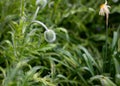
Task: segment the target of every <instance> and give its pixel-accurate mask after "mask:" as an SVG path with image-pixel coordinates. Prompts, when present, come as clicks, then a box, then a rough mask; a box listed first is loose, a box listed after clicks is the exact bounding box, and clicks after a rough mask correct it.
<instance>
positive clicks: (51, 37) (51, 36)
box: [44, 30, 56, 42]
mask: <svg viewBox="0 0 120 86" xmlns="http://www.w3.org/2000/svg"><path fill="white" fill-rule="evenodd" d="M44 37H45V40H46V41H47V42H54V41H55V39H56V34H55V32H54V31H53V30H46V31H45V32H44Z"/></svg>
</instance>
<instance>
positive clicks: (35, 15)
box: [32, 6, 40, 21]
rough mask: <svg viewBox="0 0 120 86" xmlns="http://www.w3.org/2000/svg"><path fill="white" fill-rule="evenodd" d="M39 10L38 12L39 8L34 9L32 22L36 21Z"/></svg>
mask: <svg viewBox="0 0 120 86" xmlns="http://www.w3.org/2000/svg"><path fill="white" fill-rule="evenodd" d="M39 10H40V6H38V7H37V9H36V11H35V14H34V16H33V19H32V21H34V20H35V19H36V17H37V14H38V12H39Z"/></svg>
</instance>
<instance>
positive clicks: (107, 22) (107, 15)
mask: <svg viewBox="0 0 120 86" xmlns="http://www.w3.org/2000/svg"><path fill="white" fill-rule="evenodd" d="M107 42H108V14H106V44H105V47H106V53H105V56H106V57H105V58H107V55H108V52H107V48H108V46H107Z"/></svg>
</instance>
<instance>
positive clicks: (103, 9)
mask: <svg viewBox="0 0 120 86" xmlns="http://www.w3.org/2000/svg"><path fill="white" fill-rule="evenodd" d="M109 8H110V6H109V5H107V0H105V3H104V4H101V5H100V11H99V15H101V16H105V17H106V26H105V28H106V43H105V58H107V55H108V46H107V42H108V19H109V13H110V11H109ZM105 65H106V61H105Z"/></svg>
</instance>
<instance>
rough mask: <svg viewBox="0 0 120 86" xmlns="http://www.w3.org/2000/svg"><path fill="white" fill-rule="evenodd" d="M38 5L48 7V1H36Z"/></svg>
mask: <svg viewBox="0 0 120 86" xmlns="http://www.w3.org/2000/svg"><path fill="white" fill-rule="evenodd" d="M36 5H37V6H40V7H41V8H44V7H45V6H46V5H47V0H36Z"/></svg>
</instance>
